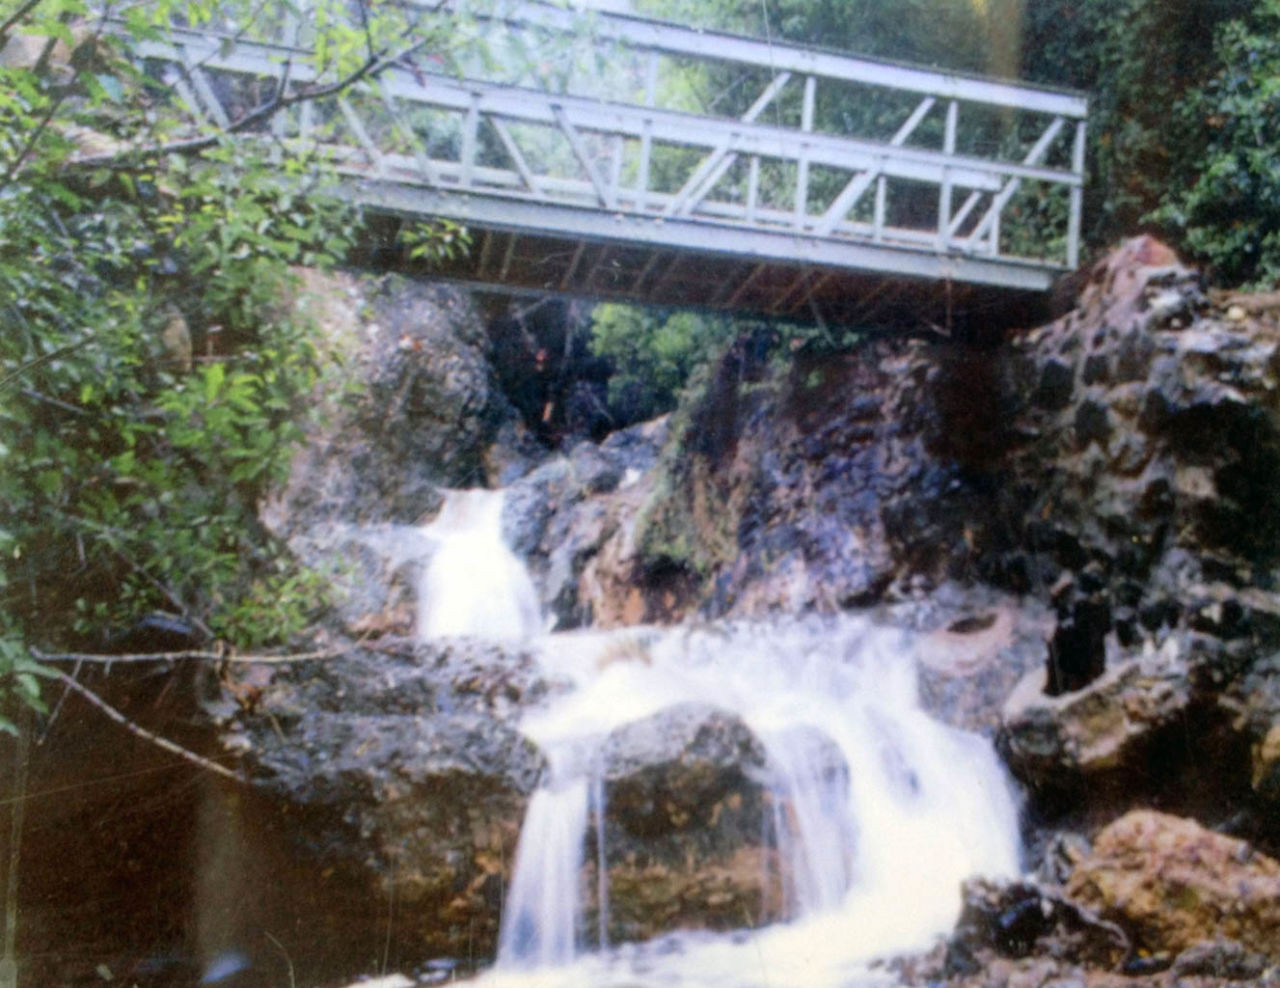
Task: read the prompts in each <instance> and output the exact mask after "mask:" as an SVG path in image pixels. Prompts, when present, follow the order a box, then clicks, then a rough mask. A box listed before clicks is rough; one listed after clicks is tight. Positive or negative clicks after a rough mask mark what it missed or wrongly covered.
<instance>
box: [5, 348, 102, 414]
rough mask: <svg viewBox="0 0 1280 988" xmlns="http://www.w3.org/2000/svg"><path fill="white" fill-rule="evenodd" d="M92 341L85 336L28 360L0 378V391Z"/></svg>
mask: <svg viewBox="0 0 1280 988" xmlns="http://www.w3.org/2000/svg"><path fill="white" fill-rule="evenodd" d="M92 341H93V337H92V336H86V337H85V338H84V339H82V340H77V341H76V342H75V343H68V344H67V345H66V346H60V347H58V349H56V350H51V351H50V352H48V353H46V354H43V355H42V356H39V357H35V358H33V359H31V360H28V361H27V362H26V363H25V364H23V365H22V366H20V367H18V368H17V369H16V370H13V371H10V372H9V373H8V374H6V375H5V376H4V377H0V391H3V390H4V389H5V388H7V387H8V386H9V385H10V384H12V383H13V382H14V381H16V380H17V379H18V378H20V377H21V376H22V375H23V374H25V373H26V372H27V371H29V370H31V369H32V368H35V367H39V366H40V365H41V364H43V363H47V362H48V361H50V360H56V359H57V358H58V357H61V356H63V355H64V354H67V353H70V352H71V351H72V350H78V349H79V348H80V347H82V346H84V345H85V344H86V343H91V342H92ZM76 411H81V409H79V408H77V409H76Z"/></svg>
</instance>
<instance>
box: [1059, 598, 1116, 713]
mask: <svg viewBox="0 0 1280 988" xmlns="http://www.w3.org/2000/svg"><path fill="white" fill-rule="evenodd" d="M1090 591H1091V592H1090ZM1053 602H1054V607H1055V608H1056V610H1057V612H1058V622H1057V626H1056V627H1055V628H1054V630H1053V636H1052V637H1051V638H1050V639H1049V658H1048V664H1047V666H1046V677H1047V679H1046V685H1045V692H1046V693H1048V694H1049V696H1060V695H1062V694H1063V693H1070V692H1072V691H1074V690H1079V689H1083V688H1084V687H1085V686H1087V685H1088V684H1089V683H1091V682H1093V681H1094V680H1095V679H1097V678H1098V677H1099V676H1101V675H1102V673H1103V672H1104V670H1105V669H1106V664H1107V656H1106V637H1107V634H1108V632H1110V631H1111V602H1110V599H1109V597H1108V596H1107V595H1106V594H1104V593H1102V592H1101V589H1100V587H1099V586H1098V585H1097V584H1096V583H1093V584H1092V585H1085V586H1082V587H1079V588H1077V586H1076V585H1075V582H1074V581H1071V582H1069V583H1068V584H1066V585H1065V586H1064V587H1062V589H1061V590H1060V591H1059V592H1058V593H1056V594H1054V599H1053Z"/></svg>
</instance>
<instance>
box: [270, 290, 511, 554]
mask: <svg viewBox="0 0 1280 988" xmlns="http://www.w3.org/2000/svg"><path fill="white" fill-rule="evenodd" d="M298 304H299V306H300V307H303V308H306V309H308V310H310V311H312V312H313V313H314V314H315V317H316V318H317V319H318V320H319V322H320V323H321V325H322V327H323V331H324V337H325V343H324V346H325V348H326V352H328V353H331V354H332V355H333V360H332V366H331V367H330V368H329V372H328V373H329V376H328V378H326V380H325V382H324V384H323V385H322V389H321V390H319V391H318V393H317V401H318V402H319V404H320V405H321V407H322V409H323V410H324V412H325V415H324V416H323V418H322V422H321V424H320V425H318V426H316V427H313V428H312V430H311V432H310V433H309V435H308V437H307V440H306V442H305V443H304V446H303V449H302V451H301V453H300V454H299V455H298V457H297V460H296V462H295V464H294V468H293V472H292V474H291V479H290V480H289V482H288V484H287V485H286V486H285V487H284V488H283V489H282V490H281V491H280V492H279V493H278V494H277V496H276V499H275V502H274V504H273V505H271V506H270V507H269V509H268V511H267V513H266V517H267V519H268V522H269V523H270V524H271V525H272V527H273V529H274V530H275V531H277V532H278V533H279V534H282V535H288V534H291V533H293V532H297V531H305V530H306V529H307V528H309V527H312V526H314V525H315V524H317V523H319V522H322V521H333V520H337V519H340V520H342V521H346V522H362V523H367V522H404V523H414V522H417V521H418V520H419V519H420V518H421V517H422V515H423V514H424V513H427V512H430V511H432V510H434V507H435V506H436V505H437V504H438V497H437V495H436V494H435V488H436V487H439V486H445V487H465V486H480V485H483V484H484V483H485V481H486V478H487V470H486V455H487V452H488V450H489V447H490V446H491V445H492V444H493V443H494V442H495V441H496V440H497V438H498V436H499V433H500V432H502V431H503V430H504V428H505V429H506V430H507V431H506V433H504V434H505V435H508V437H509V438H510V440H511V441H512V442H515V443H518V437H517V436H516V434H515V432H514V431H512V430H515V429H516V423H517V422H518V416H517V415H516V413H515V410H514V409H513V408H512V407H511V406H510V404H509V403H508V402H507V401H506V399H505V397H504V396H503V394H502V392H501V390H500V389H499V387H498V385H497V382H496V378H495V377H494V375H493V372H492V370H491V369H490V367H489V364H488V361H487V358H486V350H487V347H488V340H487V337H486V336H485V332H484V328H483V326H482V324H481V321H480V318H479V315H478V314H477V313H476V312H475V310H474V308H473V307H472V305H471V302H470V299H469V298H468V296H466V295H465V294H464V293H461V292H459V291H457V290H456V289H454V288H450V287H446V286H442V285H432V284H428V283H424V282H416V281H411V280H409V279H405V278H401V277H397V276H388V277H385V278H379V279H361V278H357V277H354V276H349V275H323V276H322V275H319V274H316V273H314V272H307V273H306V274H305V279H304V285H303V289H302V291H301V293H300V298H299V301H298Z"/></svg>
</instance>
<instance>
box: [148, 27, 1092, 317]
mask: <svg viewBox="0 0 1280 988" xmlns="http://www.w3.org/2000/svg"><path fill="white" fill-rule="evenodd" d="M489 16H490V18H491V21H490V24H491V27H492V28H493V29H494V30H495V31H497V30H499V29H501V30H504V31H508V32H525V33H529V32H544V33H545V32H547V31H552V32H559V33H561V34H563V35H565V36H568V35H571V34H574V33H580V32H582V31H583V30H587V31H590V32H591V33H592V37H593V38H594V39H595V43H596V44H598V45H604V46H612V47H610V48H609V51H610V53H611V55H612V58H611V62H612V63H614V64H615V69H614V71H613V74H612V75H611V76H609V77H604V78H599V79H595V80H592V81H591V84H590V86H589V87H588V88H590V89H591V90H592V94H591V95H588V94H584V93H582V92H575V91H573V86H572V85H570V86H567V87H566V86H559V87H556V86H552V85H546V84H544V85H540V86H536V87H535V86H534V85H531V84H530V82H531V80H530V79H528V78H522V79H516V80H511V79H501V78H484V77H482V75H483V73H481V72H479V71H475V72H471V73H468V74H467V75H466V76H465V77H462V78H459V77H455V76H448V75H442V74H439V73H433V72H430V71H425V70H424V67H423V65H420V64H411V63H404V64H397V65H394V66H392V67H391V68H389V69H388V70H387V71H385V72H384V73H383V75H382V76H381V77H380V79H379V80H377V82H376V84H375V85H374V86H363V87H360V88H359V89H357V90H354V91H349V92H348V93H346V94H344V95H343V96H342V97H340V98H337V99H331V100H328V101H325V102H322V103H319V104H318V105H310V104H307V103H304V104H301V108H300V109H297V110H295V111H294V112H293V114H292V115H291V116H285V115H283V114H282V115H279V116H278V117H277V119H275V120H273V121H271V122H270V124H269V125H267V126H266V127H264V133H263V135H262V136H264V137H265V136H266V133H267V132H269V133H270V135H271V139H272V140H273V141H275V142H276V144H277V146H282V147H284V148H286V149H289V148H295V149H298V150H303V149H304V148H305V149H307V150H315V149H319V150H320V151H321V152H322V153H324V154H325V155H327V156H328V157H329V159H330V160H331V161H332V163H333V164H334V166H335V167H336V168H337V170H338V172H339V173H340V175H341V176H342V192H343V194H344V195H346V196H348V197H350V198H351V199H353V200H355V201H357V202H359V203H361V204H362V205H364V206H366V207H369V208H371V209H374V210H380V211H384V212H386V213H388V214H391V215H395V216H398V217H403V218H409V219H413V218H429V217H445V218H449V219H453V220H456V221H458V222H462V223H465V224H467V225H468V226H469V227H474V228H476V229H478V230H489V231H495V232H498V233H499V234H505V235H507V236H510V237H513V238H514V237H521V238H523V241H522V243H523V244H524V245H525V249H526V250H527V249H528V248H529V247H531V246H532V245H534V244H536V243H538V242H539V241H540V240H548V241H550V242H561V241H567V242H569V243H572V244H576V245H577V246H576V247H575V248H574V249H573V251H572V252H571V253H574V254H575V255H576V261H575V263H574V264H573V265H572V270H565V271H561V272H559V273H558V274H557V275H556V276H555V277H553V278H551V279H549V282H548V283H549V284H550V283H551V282H554V284H555V285H556V286H559V287H565V286H569V285H572V284H574V283H575V280H576V278H577V275H576V271H577V269H578V268H579V267H581V268H582V269H584V270H592V271H593V272H594V273H596V274H598V273H599V270H600V269H601V268H602V266H603V265H602V261H601V259H600V258H595V260H594V261H592V262H590V263H586V262H582V255H583V253H584V251H586V250H592V251H594V247H590V248H589V247H588V246H587V245H602V244H613V245H616V246H617V247H619V248H621V249H623V253H629V254H632V255H637V256H640V257H642V258H643V259H644V260H643V261H642V262H641V269H642V270H643V272H644V273H643V274H642V275H639V276H637V277H636V279H635V281H636V282H637V286H638V285H639V284H640V283H643V282H645V280H646V278H648V277H649V276H650V274H651V272H652V270H653V269H655V268H656V267H657V266H658V265H659V258H660V257H664V256H665V255H666V254H668V253H670V254H671V255H672V256H673V257H676V256H681V255H688V256H689V257H700V258H704V259H710V258H720V259H723V260H728V261H731V262H732V263H733V264H735V265H745V266H746V270H747V271H748V272H751V271H756V270H757V269H758V268H759V267H760V266H761V265H764V267H765V268H766V269H774V268H777V269H779V270H782V269H791V270H792V274H791V275H789V276H786V277H785V278H782V281H784V282H785V283H786V285H787V286H789V287H788V288H787V290H786V293H785V295H786V298H782V299H779V298H775V299H772V300H771V303H770V304H771V305H772V306H773V307H774V308H776V307H778V306H779V305H782V304H783V302H786V301H787V300H788V299H791V298H792V297H793V296H797V294H798V295H799V296H801V297H804V296H805V295H806V294H807V295H808V296H809V297H810V298H812V297H813V295H814V294H815V293H814V291H813V290H812V285H813V284H819V283H820V284H830V283H833V282H834V283H837V284H838V283H840V282H841V279H840V278H839V277H836V275H837V274H838V273H839V272H852V273H856V274H858V275H859V276H879V277H886V278H893V279H918V280H921V281H923V282H933V283H946V284H948V285H949V284H951V283H962V284H967V285H975V286H993V287H1003V288H1006V289H1011V290H1014V291H1030V292H1035V291H1043V290H1044V289H1046V288H1047V287H1048V286H1049V285H1050V284H1051V283H1052V281H1053V279H1054V278H1055V277H1056V275H1057V274H1059V273H1060V272H1061V271H1062V270H1064V269H1067V268H1071V267H1074V266H1075V265H1076V264H1077V263H1078V260H1079V237H1080V228H1081V217H1080V211H1081V204H1082V196H1081V192H1082V188H1083V182H1084V141H1085V119H1086V114H1087V109H1088V107H1087V102H1086V100H1085V99H1084V97H1082V96H1080V95H1077V94H1073V93H1065V92H1058V91H1053V90H1047V89H1042V88H1037V87H1029V86H1022V85H1018V84H1015V83H1009V82H1002V81H998V80H990V79H980V78H973V77H966V76H958V75H954V74H948V73H942V72H937V71H933V70H929V69H922V68H917V67H912V66H903V65H897V64H894V63H888V62H881V61H875V60H870V59H862V58H856V57H853V56H848V55H843V54H838V53H834V52H824V51H815V50H810V49H804V48H799V47H796V46H789V45H780V44H777V43H767V42H762V41H757V40H754V39H749V38H741V37H736V36H732V35H726V34H717V33H713V32H701V31H695V30H691V29H688V28H683V27H680V26H677V25H673V24H667V23H663V22H655V21H649V20H643V19H640V18H634V17H626V16H619V15H613V14H603V13H594V14H591V15H589V16H585V17H584V16H583V15H581V14H575V13H573V12H570V11H566V10H564V9H561V8H558V7H554V6H550V5H547V4H541V3H529V2H516V3H514V4H511V5H509V6H508V7H506V8H505V10H504V12H502V13H500V14H491V15H489ZM305 34H306V32H305V30H303V31H302V32H301V33H300V34H299V38H302V39H304V40H302V41H298V39H296V38H295V39H293V40H294V41H295V44H275V43H267V42H263V41H251V40H247V39H246V38H243V37H237V38H233V39H228V38H226V37H224V36H220V35H218V34H217V33H216V32H214V31H212V30H184V29H175V30H174V31H173V32H172V33H171V35H170V37H169V39H168V40H167V41H165V42H163V43H161V42H144V43H142V44H141V45H140V46H139V54H140V55H141V56H142V57H143V58H144V59H147V60H151V62H152V63H157V62H158V63H161V64H162V65H163V66H165V68H164V71H165V72H166V73H168V75H169V77H171V78H172V80H173V81H174V83H175V91H176V92H178V93H179V95H180V96H181V97H182V98H183V99H185V100H186V101H187V102H189V103H190V104H191V105H192V107H193V110H194V111H195V112H196V113H198V114H199V115H200V116H201V117H202V118H204V119H205V120H213V121H216V122H221V123H222V125H223V126H225V125H226V123H225V122H226V121H230V120H233V119H235V118H236V116H237V112H238V108H237V106H236V105H235V100H236V97H235V92H236V85H237V82H236V80H244V79H249V80H272V81H274V82H275V83H277V84H278V85H279V86H281V87H282V88H283V89H284V90H285V91H296V90H297V88H298V87H305V86H307V85H310V84H312V83H313V82H314V81H315V80H314V79H313V78H311V77H309V75H308V71H307V68H306V66H307V62H306V60H305V58H302V57H300V56H301V55H302V54H303V53H304V52H305ZM495 43H496V44H501V43H502V42H501V41H497V42H495ZM299 44H300V45H303V47H298V46H297V45H299ZM628 58H629V59H630V60H631V61H630V63H626V59H628ZM677 59H681V60H688V59H695V60H701V61H705V62H710V63H714V64H716V65H718V66H721V67H722V68H723V67H724V66H729V71H730V72H731V73H734V72H736V73H737V76H736V81H735V83H734V85H737V86H740V89H741V92H742V93H743V94H745V97H749V96H750V95H751V92H752V91H753V90H754V91H755V98H754V100H753V101H752V102H751V103H750V105H749V107H748V108H747V109H746V110H745V112H742V113H740V115H737V116H724V115H720V114H717V115H712V114H708V113H705V112H701V113H692V112H689V111H688V109H687V108H684V107H680V106H676V105H666V106H664V105H660V104H661V102H662V100H661V99H660V98H659V96H660V94H659V92H658V89H659V86H658V81H659V79H660V76H661V66H662V63H663V62H664V61H667V62H671V61H673V60H677ZM623 63H626V64H623ZM618 65H622V66H623V67H621V68H619V67H617V66H618ZM627 65H629V66H630V67H629V68H628V67H626V66H627ZM641 78H643V80H644V82H643V87H642V93H640V94H637V92H636V85H635V81H636V80H638V79H641ZM532 81H538V80H532ZM542 82H544V83H545V80H542ZM516 83H520V84H516ZM375 86H376V88H375ZM840 87H845V88H844V89H843V90H842V89H840ZM849 87H853V89H849ZM601 92H603V93H605V94H606V95H607V98H601V96H600V93H601ZM788 93H789V94H790V96H788V95H787V94H788ZM851 94H852V96H858V97H862V98H869V99H870V98H875V99H885V100H887V103H886V104H885V105H886V106H892V105H894V101H895V100H897V105H900V106H901V107H902V109H901V111H897V112H900V113H901V116H900V117H899V118H898V120H897V122H896V124H895V125H894V126H893V127H892V130H891V131H890V132H889V133H886V134H875V133H860V134H858V133H837V132H830V131H827V132H824V131H819V130H816V129H815V116H816V115H815V106H816V105H817V101H818V99H819V98H820V97H822V98H827V99H828V100H830V99H832V98H836V99H838V98H840V97H841V95H843V96H844V97H846V98H852V96H851ZM745 97H743V99H744V101H745ZM784 101H785V102H786V106H783V105H782V104H783V102H784ZM828 105H830V102H828ZM829 116H830V114H828V117H829ZM881 116H883V114H882V115H881ZM890 116H892V114H890ZM1020 201H1021V203H1022V204H1023V206H1026V207H1028V208H1025V209H1024V208H1022V207H1020V205H1019V203H1020ZM1033 209H1034V210H1036V213H1037V216H1043V217H1047V218H1048V221H1049V222H1051V223H1055V224H1056V228H1054V229H1051V230H1040V229H1035V228H1034V226H1033V225H1031V224H1029V223H1028V222H1027V217H1026V213H1029V212H1031V210H1033ZM1011 219H1012V221H1013V222H1011ZM1036 222H1040V220H1037V221H1036ZM484 243H485V244H486V245H487V246H486V247H485V249H484V250H483V251H473V253H477V254H479V253H483V254H485V255H486V257H487V255H488V254H490V253H491V251H492V247H493V245H492V243H491V239H490V237H488V236H485V239H484ZM515 243H516V241H515V240H514V239H513V240H511V241H510V242H509V243H508V245H507V248H506V252H507V257H506V261H505V262H504V263H501V264H494V263H488V264H486V263H484V261H481V263H480V264H479V265H478V268H477V270H476V271H474V272H473V274H474V275H475V276H476V277H478V278H495V277H498V276H499V275H500V276H502V277H503V278H507V277H510V274H511V271H512V270H513V269H514V268H518V267H519V265H518V264H514V263H513V258H514V257H515V256H516V254H515ZM578 262H582V263H578ZM592 264H594V268H593V267H592ZM673 266H674V265H673ZM796 271H799V272H802V273H803V272H809V271H819V272H826V274H825V275H823V274H819V275H817V276H815V277H813V278H811V277H810V276H809V274H807V273H804V274H802V275H797V274H796V273H795V272H796ZM735 272H736V269H735ZM751 277H753V278H755V279H756V280H757V282H763V281H768V280H769V279H767V278H762V277H760V276H759V274H758V273H757V274H756V275H752V276H751ZM666 280H667V281H669V280H670V279H666ZM742 280H743V279H742V278H739V279H738V281H742ZM791 286H794V287H791ZM635 291H639V288H638V287H636V288H635V289H634V291H631V294H634V293H635ZM750 296H751V293H750V292H749V291H746V290H744V289H742V288H741V286H740V287H739V288H738V289H735V290H732V291H729V292H727V293H721V294H720V296H719V297H720V298H721V299H722V300H723V303H729V302H732V303H734V304H740V303H742V302H743V300H744V299H747V298H749V297H750ZM723 303H722V304H723ZM791 307H792V308H794V306H791Z"/></svg>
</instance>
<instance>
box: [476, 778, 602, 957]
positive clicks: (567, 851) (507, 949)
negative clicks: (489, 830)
mask: <svg viewBox="0 0 1280 988" xmlns="http://www.w3.org/2000/svg"><path fill="white" fill-rule="evenodd" d="M553 779H554V777H553ZM586 822H587V780H586V779H585V778H581V777H580V778H575V779H572V780H571V781H569V782H568V783H567V784H565V785H563V786H556V785H555V783H554V781H553V782H552V783H551V784H550V785H546V786H543V787H542V788H540V789H539V790H538V791H537V792H535V793H534V794H533V798H532V799H531V800H530V801H529V809H528V810H527V811H526V813H525V820H524V826H523V827H522V828H521V832H520V850H519V851H518V852H517V854H516V866H515V874H514V877H513V879H512V883H511V894H510V897H509V898H508V900H507V904H506V909H505V911H504V915H503V917H502V934H501V940H500V943H499V946H498V958H499V963H500V964H503V965H504V966H508V967H526V968H548V967H559V966H563V965H565V964H567V963H569V962H570V961H571V960H573V958H574V955H575V952H576V946H577V938H578V914H579V901H580V889H579V874H580V872H581V869H582V835H583V831H584V829H585V827H586Z"/></svg>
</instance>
